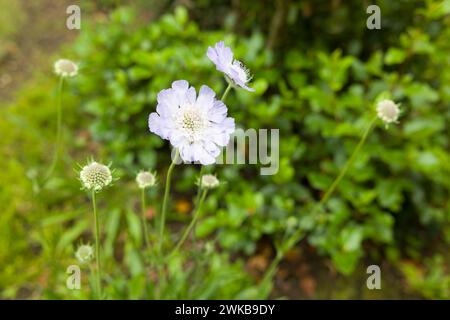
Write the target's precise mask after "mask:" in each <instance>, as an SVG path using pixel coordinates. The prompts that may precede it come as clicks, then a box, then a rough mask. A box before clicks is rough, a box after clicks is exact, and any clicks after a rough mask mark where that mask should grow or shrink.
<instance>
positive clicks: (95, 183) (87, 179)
mask: <svg viewBox="0 0 450 320" xmlns="http://www.w3.org/2000/svg"><path fill="white" fill-rule="evenodd" d="M80 180H81V184H82V185H83V188H85V189H87V190H92V191H96V192H97V191H100V190H102V189H103V188H105V187H107V186H108V185H110V184H111V182H112V180H113V177H112V173H111V170H110V168H109V166H105V165H104V164H101V163H98V162H95V161H92V162H91V163H89V164H87V165H86V166H84V167H83V168H82V169H81V171H80Z"/></svg>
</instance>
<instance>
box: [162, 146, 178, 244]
mask: <svg viewBox="0 0 450 320" xmlns="http://www.w3.org/2000/svg"><path fill="white" fill-rule="evenodd" d="M178 157H179V151H178V149H176V150H175V156H174V157H173V160H172V163H171V164H170V166H169V169H168V170H167V177H166V185H165V188H164V198H163V204H162V210H161V218H160V219H161V221H160V224H159V244H158V252H159V253H161V251H162V244H163V242H164V226H165V220H166V211H167V202H168V200H169V193H170V179H171V177H172V171H173V168H174V167H175V164H176V162H177V161H178Z"/></svg>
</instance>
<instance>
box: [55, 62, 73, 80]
mask: <svg viewBox="0 0 450 320" xmlns="http://www.w3.org/2000/svg"><path fill="white" fill-rule="evenodd" d="M54 68H55V73H56V74H57V75H58V76H61V77H64V78H66V77H75V76H76V75H77V74H78V66H77V65H76V63H75V62H73V61H71V60H68V59H59V60H58V61H56V62H55V65H54Z"/></svg>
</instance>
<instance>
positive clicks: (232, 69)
mask: <svg viewBox="0 0 450 320" xmlns="http://www.w3.org/2000/svg"><path fill="white" fill-rule="evenodd" d="M206 55H207V56H208V58H209V60H211V61H212V62H213V63H214V64H215V65H216V69H217V70H219V71H221V72H223V73H224V74H225V78H226V79H227V81H229V82H230V81H231V82H232V83H233V84H235V85H237V86H239V87H241V88H243V89H245V90H248V91H250V92H253V91H255V89H252V88H249V87H248V86H247V84H248V82H250V80H251V79H252V77H251V76H250V71H249V70H248V69H247V68H246V67H245V66H244V64H243V63H242V62H240V61H239V60H235V59H233V51H231V49H230V48H229V47H226V46H225V44H224V42H223V41H220V42H217V43H216V45H215V46H214V48H213V47H208V51H207V53H206Z"/></svg>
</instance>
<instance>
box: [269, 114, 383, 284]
mask: <svg viewBox="0 0 450 320" xmlns="http://www.w3.org/2000/svg"><path fill="white" fill-rule="evenodd" d="M376 121H377V117H374V118H373V119H372V120H371V122H370V123H369V126H368V127H367V129H366V130H365V131H364V133H363V135H362V137H361V140H360V141H359V143H358V144H357V145H356V147H355V149H354V150H353V153H352V154H351V156H350V158H349V159H348V160H347V162H346V163H345V165H344V167H343V168H342V170H341V172H340V173H339V175H338V176H337V178H336V179H335V180H334V181H333V183H332V184H331V186H330V188H329V189H328V190H327V192H326V193H325V194H324V196H323V197H322V199H321V200H320V201H319V203H318V204H317V205H316V206H314V208H313V209H312V213H313V214H314V213H316V212H317V210H319V209H320V208H321V207H322V206H323V205H324V203H325V202H326V201H327V200H328V199H329V198H330V196H331V194H332V193H333V192H334V190H335V189H336V187H337V186H338V184H339V182H340V181H341V180H342V178H343V177H344V176H345V174H346V173H347V171H348V169H349V168H350V167H351V165H352V164H353V161H354V160H355V158H356V155H357V154H358V152H359V151H360V150H361V148H362V146H363V145H364V143H365V142H366V139H367V136H368V135H369V133H370V131H371V130H372V128H373V126H374V125H375V123H376ZM302 235H303V232H302V231H301V230H300V229H298V230H297V231H296V232H295V233H294V234H293V235H292V236H290V237H289V238H288V239H287V240H286V242H285V245H284V246H282V247H281V248H282V250H280V249H278V250H277V256H276V258H275V259H274V260H273V261H272V263H271V264H270V266H269V268H268V269H267V271H266V274H265V275H264V278H263V280H262V281H261V283H262V284H265V283H266V282H267V281H269V280H270V279H272V277H273V275H274V274H275V272H276V269H277V266H278V264H279V263H280V261H281V260H282V258H283V256H284V254H285V253H286V252H287V251H288V250H289V249H290V248H291V247H293V246H294V245H295V244H296V243H297V242H298V240H299V238H300V237H301V236H302Z"/></svg>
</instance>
